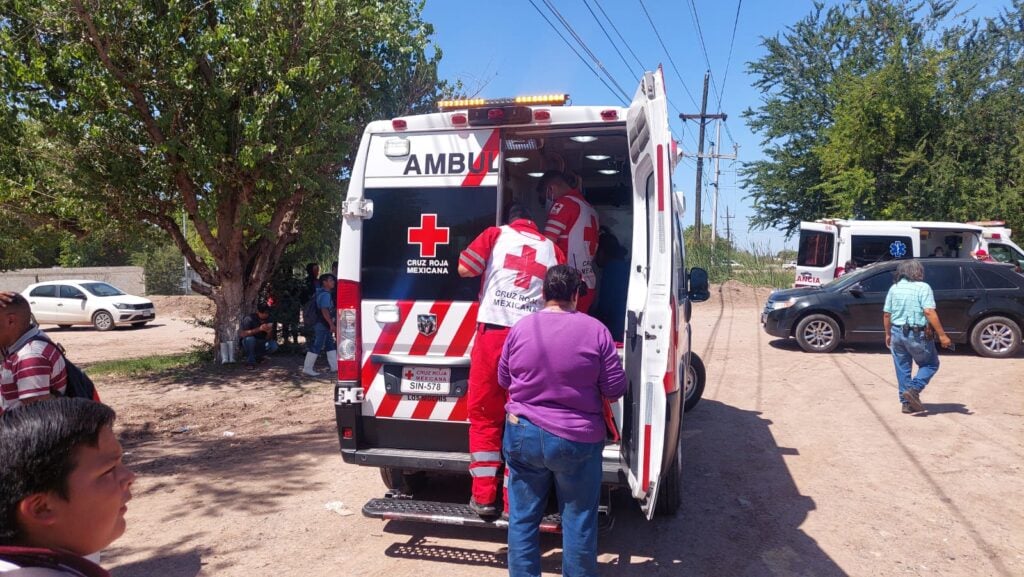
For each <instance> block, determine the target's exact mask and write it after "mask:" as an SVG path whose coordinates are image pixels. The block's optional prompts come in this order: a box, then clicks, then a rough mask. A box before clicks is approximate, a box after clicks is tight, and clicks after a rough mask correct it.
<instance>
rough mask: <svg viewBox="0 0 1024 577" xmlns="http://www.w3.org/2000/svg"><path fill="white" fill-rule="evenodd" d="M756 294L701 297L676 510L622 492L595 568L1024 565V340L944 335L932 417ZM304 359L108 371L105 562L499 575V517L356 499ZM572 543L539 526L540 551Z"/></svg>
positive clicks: (189, 573) (369, 490)
mask: <svg viewBox="0 0 1024 577" xmlns="http://www.w3.org/2000/svg"><path fill="white" fill-rule="evenodd" d="M765 294H766V293H765V291H762V290H756V291H755V290H754V289H751V288H748V287H744V286H742V285H737V284H729V285H726V286H725V287H723V288H721V289H717V290H716V293H715V295H714V297H713V298H712V300H711V301H709V302H707V303H704V304H701V305H698V306H696V307H695V311H694V320H695V350H696V351H698V352H699V353H701V354H702V355H703V357H704V359H705V362H706V363H707V368H708V384H707V390H706V392H705V400H704V401H702V402H701V404H700V405H699V406H698V407H697V409H696V410H695V411H693V412H692V413H690V414H688V415H687V417H686V419H685V422H684V429H685V430H684V437H685V440H686V444H685V447H686V448H685V458H686V461H685V467H686V473H685V482H684V485H685V492H686V497H685V499H684V501H683V506H682V510H681V512H680V514H679V515H678V516H677V517H675V518H671V519H658V520H655V521H654V522H651V523H648V522H646V521H644V520H642V518H641V517H640V515H639V512H638V510H637V508H636V507H635V506H633V504H632V503H631V502H630V500H629V499H628V496H626V495H619V496H618V497H617V498H616V501H615V506H616V512H617V515H616V524H615V527H614V529H613V530H612V531H611V532H610V533H608V534H606V535H603V536H602V538H601V541H600V544H599V548H600V561H601V565H602V574H603V575H623V576H632V575H638V576H639V575H644V576H647V575H673V576H675V575H695V576H749V577H760V576H785V575H806V576H832V575H836V576H840V575H856V576H861V575H863V576H888V575H944V576H954V577H956V576H963V577H967V576H970V577H981V576H989V575H991V576H998V577H1006V576H1011V575H1022V574H1024V499H1022V498H1021V496H1020V490H1021V486H1022V485H1021V479H1022V475H1024V387H1022V385H1024V378H1022V375H1024V357H1021V356H1018V357H1017V358H1015V359H1009V360H993V359H982V358H980V357H977V356H975V355H974V354H973V353H971V352H970V351H969V350H965V349H958V351H957V352H956V353H951V354H943V356H942V363H943V365H942V369H941V370H940V371H939V374H938V376H937V377H936V378H935V380H934V381H933V384H932V386H931V387H930V388H929V389H928V390H927V392H926V393H925V394H924V395H923V400H924V402H925V404H926V405H927V406H928V408H929V409H930V413H929V416H926V417H910V416H906V415H902V414H900V412H899V411H900V407H899V403H898V402H897V397H896V386H895V380H894V376H893V372H892V366H891V360H890V358H889V356H888V354H887V351H886V350H885V349H884V348H883V347H881V346H873V347H871V346H863V347H858V348H857V349H856V350H843V351H840V352H838V353H836V354H832V355H809V354H805V353H803V352H801V351H800V350H799V349H798V348H797V346H796V345H795V343H792V342H784V341H776V340H774V339H772V338H771V337H768V336H767V335H765V334H764V333H763V332H762V331H761V330H760V327H759V326H758V315H759V313H760V307H761V304H762V302H763V298H764V296H765ZM150 330H152V331H161V334H162V333H163V332H165V331H170V330H173V327H168V328H167V329H163V328H153V329H147V330H146V331H145V332H149V331H150ZM113 334H114V335H118V334H119V333H113ZM104 338H106V335H104ZM100 341H101V339H99V338H97V339H95V341H94V342H97V343H100ZM165 342H168V343H176V342H178V340H177V339H176V338H175V335H173V334H170V335H168V336H167V337H166V340H165ZM93 347H94V349H93V350H94V352H95V353H96V355H97V357H99V356H102V354H101V353H100V351H102V350H103V349H104V347H105V345H103V344H102V343H100V344H94V345H93ZM113 352H114V351H113V350H111V353H113ZM299 363H300V360H299V358H298V357H288V358H279V359H276V360H275V361H273V363H272V364H271V366H269V367H268V368H266V369H265V370H264V371H260V372H257V373H256V374H254V373H248V372H245V371H244V370H241V369H236V368H223V369H220V368H217V369H214V370H213V371H212V372H210V371H208V372H203V373H194V374H193V373H186V374H179V375H174V376H164V377H160V378H153V379H145V380H121V381H106V382H102V383H100V387H101V390H102V392H103V394H104V397H105V400H107V401H108V402H109V403H110V404H112V405H114V406H115V408H117V409H118V411H119V425H118V427H119V431H120V433H121V435H122V439H123V441H124V444H125V447H126V450H127V451H128V455H127V459H128V461H129V462H130V464H131V465H132V466H133V467H134V468H135V469H136V470H137V471H138V472H139V473H140V476H139V479H138V481H137V482H136V485H135V490H134V493H135V499H134V500H133V501H132V502H131V503H130V504H129V513H128V533H127V534H126V536H125V537H123V538H122V539H121V540H119V541H118V542H117V543H115V544H114V546H112V547H111V548H110V549H109V550H108V551H107V552H106V553H105V555H104V563H105V564H106V565H107V566H108V567H109V568H111V569H112V572H113V574H114V575H115V576H116V577H133V576H139V577H142V576H158V575H159V576H161V577H194V576H199V575H202V576H212V575H217V576H224V577H232V576H239V577H242V576H244V577H257V576H260V577H262V576H265V575H266V576H270V575H274V576H283V577H291V576H295V577H299V576H302V577H318V576H328V575H382V576H383V575H387V576H404V575H414V574H415V575H445V576H447V577H460V576H467V577H468V576H474V577H475V576H478V575H483V576H487V575H493V576H498V575H505V574H507V572H506V569H505V566H504V557H503V544H502V539H503V537H504V535H503V534H502V533H499V532H487V531H472V530H465V529H461V528H457V527H437V526H429V525H414V524H406V523H396V522H391V523H382V522H380V521H376V520H371V519H366V518H363V517H362V516H361V515H360V514H359V508H360V507H361V505H362V504H363V503H364V502H365V501H366V500H368V499H370V498H372V497H377V496H380V495H382V494H383V491H384V489H383V485H382V484H381V483H380V480H379V477H378V475H377V472H376V471H375V470H372V469H366V468H360V467H354V466H348V465H345V464H343V463H342V461H341V458H340V456H339V454H338V443H337V439H336V437H335V432H334V428H333V407H332V405H331V388H330V383H329V382H327V381H324V382H314V381H309V380H306V379H302V378H300V377H299V374H298V365H299ZM453 490H456V491H457V489H453ZM559 557H560V551H559V549H558V540H557V539H554V538H550V539H545V541H544V559H545V561H544V568H545V571H546V572H551V573H553V574H557V573H558V572H560V567H559Z"/></svg>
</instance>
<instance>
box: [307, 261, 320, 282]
mask: <svg viewBox="0 0 1024 577" xmlns="http://www.w3.org/2000/svg"><path fill="white" fill-rule="evenodd" d="M314 270H315V271H316V272H313V271H314ZM319 272H320V265H318V264H317V263H315V262H311V263H309V264H307V265H306V277H308V278H311V279H315V278H316V275H317V273H319Z"/></svg>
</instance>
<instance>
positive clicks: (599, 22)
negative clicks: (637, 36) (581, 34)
mask: <svg viewBox="0 0 1024 577" xmlns="http://www.w3.org/2000/svg"><path fill="white" fill-rule="evenodd" d="M583 5H584V6H586V7H587V10H588V11H589V12H590V15H591V16H593V17H594V21H595V22H597V25H598V26H600V27H601V32H604V37H605V38H607V39H608V43H609V44H611V45H612V48H614V49H615V52H616V54H618V55H619V58H621V59H622V63H623V64H625V65H626V70H629V71H630V72H632V70H630V69H631V66H630V65H629V62H626V57H625V56H623V55H622V51H621V50H619V47H618V45H617V44H615V41H614V40H612V37H611V34H608V29H607V28H605V27H604V24H602V23H601V19H600V18H598V17H597V14H596V13H595V12H594V9H593V8H591V7H590V2H587V0H583ZM643 73H644V69H643V65H641V66H640V75H641V76H642V75H643Z"/></svg>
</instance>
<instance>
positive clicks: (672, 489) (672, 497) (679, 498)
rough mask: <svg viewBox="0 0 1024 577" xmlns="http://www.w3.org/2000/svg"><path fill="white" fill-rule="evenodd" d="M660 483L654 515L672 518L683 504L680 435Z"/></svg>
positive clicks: (681, 440)
mask: <svg viewBox="0 0 1024 577" xmlns="http://www.w3.org/2000/svg"><path fill="white" fill-rule="evenodd" d="M698 400H699V397H698ZM695 404H696V403H695ZM661 483H662V485H661V488H659V489H658V502H657V503H655V505H654V514H655V515H657V516H658V517H672V516H674V515H675V514H676V512H677V511H679V506H680V505H682V504H683V436H682V435H679V440H678V441H677V442H676V455H675V459H673V460H672V465H671V466H669V469H668V471H667V472H665V474H664V475H663V476H662V481H661Z"/></svg>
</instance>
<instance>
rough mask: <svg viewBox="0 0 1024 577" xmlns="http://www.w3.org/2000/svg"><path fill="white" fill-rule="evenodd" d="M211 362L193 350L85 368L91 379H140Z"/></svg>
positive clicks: (104, 363) (92, 365)
mask: <svg viewBox="0 0 1024 577" xmlns="http://www.w3.org/2000/svg"><path fill="white" fill-rule="evenodd" d="M211 360H213V359H212V357H211V356H210V355H209V354H206V353H204V352H203V351H202V350H201V349H199V348H195V349H193V350H192V351H189V352H187V353H177V354H173V355H157V356H152V357H141V358H137V359H121V360H117V361H100V362H97V363H92V364H90V365H89V366H88V367H86V371H87V372H88V373H89V376H90V377H92V378H94V379H95V378H97V377H107V376H120V377H140V376H149V377H151V376H154V374H156V373H165V372H171V371H180V370H182V369H187V368H190V367H194V366H197V365H199V364H201V363H204V362H209V361H211Z"/></svg>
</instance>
